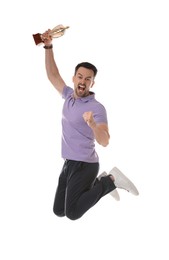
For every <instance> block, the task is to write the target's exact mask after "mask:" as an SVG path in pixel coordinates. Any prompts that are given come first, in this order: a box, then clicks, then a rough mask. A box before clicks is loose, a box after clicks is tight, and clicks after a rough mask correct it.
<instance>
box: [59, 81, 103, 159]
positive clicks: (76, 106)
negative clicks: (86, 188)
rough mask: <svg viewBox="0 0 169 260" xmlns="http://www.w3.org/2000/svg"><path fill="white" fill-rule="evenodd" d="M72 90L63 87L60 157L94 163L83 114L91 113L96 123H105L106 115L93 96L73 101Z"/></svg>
mask: <svg viewBox="0 0 169 260" xmlns="http://www.w3.org/2000/svg"><path fill="white" fill-rule="evenodd" d="M73 91H74V90H73V89H72V88H70V87H67V86H65V87H64V89H63V93H62V97H63V99H65V102H64V105H63V110H62V157H63V158H64V159H69V160H75V161H83V162H89V163H94V162H98V161H99V157H98V154H97V153H96V151H95V139H94V134H93V131H92V129H91V128H90V127H89V126H88V124H87V123H86V122H85V121H84V119H83V113H84V112H88V111H92V112H93V116H94V120H95V122H96V123H107V113H106V110H105V108H104V106H103V105H102V104H100V103H99V102H98V101H97V100H96V99H95V94H94V93H91V95H89V96H87V97H83V98H77V99H75V98H74V97H73Z"/></svg>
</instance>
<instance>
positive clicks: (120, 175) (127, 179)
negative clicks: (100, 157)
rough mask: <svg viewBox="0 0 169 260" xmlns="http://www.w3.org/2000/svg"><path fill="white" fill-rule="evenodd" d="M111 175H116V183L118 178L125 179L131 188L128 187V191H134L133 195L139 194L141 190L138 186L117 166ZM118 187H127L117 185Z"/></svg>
mask: <svg viewBox="0 0 169 260" xmlns="http://www.w3.org/2000/svg"><path fill="white" fill-rule="evenodd" d="M109 174H111V175H113V176H114V178H115V183H116V179H123V181H124V182H125V183H126V184H127V186H128V187H129V189H127V191H128V192H130V193H132V194H133V195H135V196H137V195H139V192H138V190H137V188H136V186H135V185H134V184H133V182H132V181H131V180H130V179H129V178H127V177H126V176H125V175H124V174H123V173H122V172H121V171H120V170H119V169H118V168H117V167H114V168H113V169H112V170H111V171H110V173H109ZM117 188H122V189H125V188H123V187H117Z"/></svg>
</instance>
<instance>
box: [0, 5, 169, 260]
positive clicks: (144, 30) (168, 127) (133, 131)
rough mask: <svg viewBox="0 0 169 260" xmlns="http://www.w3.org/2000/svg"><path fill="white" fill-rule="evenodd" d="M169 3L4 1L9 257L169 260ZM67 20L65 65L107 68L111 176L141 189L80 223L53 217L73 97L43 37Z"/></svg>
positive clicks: (103, 203) (59, 54) (103, 164)
mask: <svg viewBox="0 0 169 260" xmlns="http://www.w3.org/2000/svg"><path fill="white" fill-rule="evenodd" d="M167 4H168V1H167V0H166V1H164V0H160V1H156V0H154V1H150V0H142V1H134V0H133V1H132V0H128V1H127V0H125V1H124V0H121V1H120V0H119V1H118V0H116V1H114V0H113V1H111V0H104V1H89V0H86V1H80V0H78V1H77V0H72V1H69V0H67V1H66V0H62V1H52V0H48V1H39V0H37V1H33V2H31V3H30V2H29V1H27V2H25V1H20V0H16V1H5V3H3V6H1V9H0V10H1V18H0V19H1V21H0V22H1V48H0V65H1V86H0V123H1V125H0V238H1V249H0V255H1V256H0V258H1V259H3V260H9V259H17V260H20V259H22V260H23V259H24V260H27V259H29V260H30V259H41V260H42V259H50V260H53V259H71V260H79V259H80V260H83V259H116V260H122V259H130V260H135V259H137V260H142V259H153V258H154V257H156V259H163V260H166V259H167V260H168V259H169V253H168V248H167V247H168V239H169V236H168V234H169V233H168V232H169V224H168V219H169V213H168V198H169V189H168V173H169V164H168V161H169V158H168V155H169V135H168V133H169V124H168V120H169V116H168V113H169V102H168V87H169V77H168V71H169V34H168V25H169V15H168V14H169V8H168V5H167ZM60 23H62V24H63V25H69V26H70V28H69V29H68V30H67V31H66V34H65V35H64V36H63V37H61V38H59V39H56V40H54V41H53V45H54V53H55V58H56V61H57V63H58V66H59V68H60V72H61V74H62V76H63V78H64V79H65V81H66V83H67V84H68V85H70V86H72V76H73V73H74V67H75V66H76V64H77V63H79V62H81V61H89V62H92V63H94V64H95V65H96V67H97V68H98V75H97V77H96V83H95V86H94V88H93V91H95V93H96V98H97V99H98V100H99V101H101V102H102V103H103V104H104V105H105V107H106V108H107V112H108V118H109V128H110V134H111V142H110V145H109V146H108V147H107V148H102V147H99V146H97V151H98V153H99V155H100V171H102V170H106V171H109V170H110V169H111V168H112V167H114V166H117V167H119V168H120V169H121V170H122V171H123V172H124V173H125V174H126V175H128V176H129V177H130V178H131V179H132V180H133V182H134V183H135V184H136V186H137V188H138V189H139V192H140V195H139V196H138V197H135V196H132V195H131V194H128V193H126V192H125V191H122V190H120V191H119V192H120V196H121V201H120V202H116V201H114V200H113V198H112V197H111V196H109V195H107V196H105V197H104V198H102V200H100V201H99V203H98V204H97V205H95V207H93V208H92V209H90V210H89V211H88V212H87V213H86V214H85V215H84V216H83V217H82V218H81V219H79V220H77V221H71V220H69V219H66V218H58V217H56V216H55V215H54V214H53V212H52V206H53V199H54V194H55V189H56V185H57V178H58V175H59V173H60V170H61V167H62V163H63V161H62V159H61V157H60V148H61V147H60V136H61V129H60V120H61V108H62V103H63V101H62V99H61V98H60V96H59V95H58V93H57V92H56V91H55V89H54V88H53V87H52V86H51V84H50V82H49V81H48V79H47V76H46V72H45V66H44V49H43V48H42V46H36V45H35V44H34V41H33V38H32V34H34V33H37V32H40V33H41V32H44V31H45V30H46V29H48V28H51V29H52V28H53V27H54V26H56V25H58V24H60Z"/></svg>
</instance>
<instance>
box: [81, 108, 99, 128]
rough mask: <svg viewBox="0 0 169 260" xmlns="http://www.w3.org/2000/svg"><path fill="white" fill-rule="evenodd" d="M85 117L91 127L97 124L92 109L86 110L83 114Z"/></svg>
mask: <svg viewBox="0 0 169 260" xmlns="http://www.w3.org/2000/svg"><path fill="white" fill-rule="evenodd" d="M83 119H84V121H85V122H86V123H87V124H88V126H90V127H94V126H95V125H96V123H95V121H94V118H93V112H91V111H88V112H85V113H84V114H83Z"/></svg>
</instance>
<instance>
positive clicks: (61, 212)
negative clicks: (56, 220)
mask: <svg viewBox="0 0 169 260" xmlns="http://www.w3.org/2000/svg"><path fill="white" fill-rule="evenodd" d="M53 213H54V214H55V215H56V216H57V217H64V216H65V212H64V211H63V210H59V209H56V208H53Z"/></svg>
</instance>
